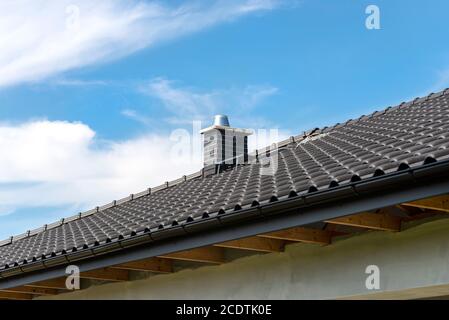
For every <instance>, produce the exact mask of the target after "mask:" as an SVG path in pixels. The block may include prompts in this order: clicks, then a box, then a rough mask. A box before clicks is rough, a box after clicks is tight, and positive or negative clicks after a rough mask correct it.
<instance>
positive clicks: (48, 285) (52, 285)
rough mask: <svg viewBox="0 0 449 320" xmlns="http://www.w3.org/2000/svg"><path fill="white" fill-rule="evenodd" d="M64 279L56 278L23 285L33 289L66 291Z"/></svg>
mask: <svg viewBox="0 0 449 320" xmlns="http://www.w3.org/2000/svg"><path fill="white" fill-rule="evenodd" d="M65 280H66V279H65V278H56V279H49V280H44V281H39V282H34V283H30V284H27V285H25V286H26V287H34V288H44V289H57V290H67V287H66V285H65Z"/></svg>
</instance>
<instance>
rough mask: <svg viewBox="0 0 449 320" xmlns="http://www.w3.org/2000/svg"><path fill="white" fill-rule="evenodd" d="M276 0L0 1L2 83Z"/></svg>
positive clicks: (94, 59) (92, 59) (116, 54)
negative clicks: (166, 0) (171, 1)
mask: <svg viewBox="0 0 449 320" xmlns="http://www.w3.org/2000/svg"><path fill="white" fill-rule="evenodd" d="M278 3H279V1H278V0H245V1H240V0H215V1H198V0H196V1H195V0H191V1H187V2H185V3H184V4H182V5H179V6H169V5H167V4H163V3H162V2H147V1H138V0H133V1H125V0H104V1H90V0H75V1H74V0H59V1H46V0H28V1H27V0H15V1H1V2H0V48H1V50H0V87H2V86H8V85H14V84H18V83H22V82H28V81H37V80H41V79H44V78H47V77H49V76H54V75H57V74H59V73H61V72H64V71H67V70H71V69H74V68H78V67H83V66H87V65H91V64H94V63H99V62H105V61H109V60H112V59H117V58H120V57H123V56H125V55H128V54H130V53H133V52H135V51H137V50H139V49H142V48H145V47H149V46H152V45H154V44H157V43H160V42H161V41H166V40H169V39H173V38H176V37H180V36H183V35H186V34H189V33H193V32H198V31H201V30H203V29H205V28H208V27H211V26H214V25H216V24H219V23H222V22H226V21H230V20H232V19H236V18H238V17H241V16H244V15H247V14H250V13H254V12H260V11H264V10H271V9H273V8H275V7H276V6H277V5H278Z"/></svg>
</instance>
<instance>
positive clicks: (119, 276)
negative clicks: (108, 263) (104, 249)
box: [80, 268, 129, 281]
mask: <svg viewBox="0 0 449 320" xmlns="http://www.w3.org/2000/svg"><path fill="white" fill-rule="evenodd" d="M80 278H82V279H91V280H102V281H128V280H129V271H128V270H121V269H114V268H101V269H96V270H91V271H84V272H81V274H80Z"/></svg>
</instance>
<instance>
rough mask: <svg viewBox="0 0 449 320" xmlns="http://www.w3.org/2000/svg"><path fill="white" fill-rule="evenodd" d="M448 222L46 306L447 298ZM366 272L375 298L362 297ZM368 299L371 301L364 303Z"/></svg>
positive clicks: (292, 250)
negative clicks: (373, 274) (375, 271)
mask: <svg viewBox="0 0 449 320" xmlns="http://www.w3.org/2000/svg"><path fill="white" fill-rule="evenodd" d="M448 262H449V219H447V220H446V219H445V220H433V221H427V222H425V223H423V224H419V225H413V224H410V225H408V226H407V227H406V230H404V231H402V232H398V233H389V232H374V231H373V232H368V233H362V234H359V235H356V236H352V237H349V238H344V239H339V240H338V241H336V242H335V243H333V244H332V245H329V246H324V247H321V246H318V245H310V244H301V243H298V244H293V245H289V246H287V247H286V250H285V252H282V253H270V254H264V255H255V256H249V257H244V258H240V259H237V260H234V261H232V262H230V263H227V264H223V265H219V266H205V267H201V268H197V269H189V270H182V271H179V272H176V273H173V274H168V275H156V276H151V277H148V278H146V279H142V280H136V281H129V282H123V283H111V284H103V285H98V286H91V287H89V288H87V289H85V290H80V291H77V292H72V293H66V294H62V295H58V296H53V297H46V298H48V299H329V298H347V297H352V298H357V297H368V298H369V297H374V298H417V297H426V296H435V295H447V294H449V263H448ZM368 265H377V266H378V267H379V270H380V290H368V289H367V288H366V287H365V281H366V278H367V277H368V275H367V274H366V273H365V269H366V267H367V266H368ZM367 295H369V296H367Z"/></svg>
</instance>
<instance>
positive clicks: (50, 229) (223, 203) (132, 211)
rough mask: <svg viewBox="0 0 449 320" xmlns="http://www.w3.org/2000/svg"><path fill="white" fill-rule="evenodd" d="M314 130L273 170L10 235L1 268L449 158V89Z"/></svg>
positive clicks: (247, 172)
mask: <svg viewBox="0 0 449 320" xmlns="http://www.w3.org/2000/svg"><path fill="white" fill-rule="evenodd" d="M308 134H312V135H314V136H313V138H310V139H309V138H307V137H306V136H305V135H307V133H305V134H301V135H298V136H296V137H292V138H289V139H287V140H286V141H284V143H283V146H282V147H280V149H279V157H278V159H279V162H278V170H277V171H276V173H275V174H274V175H273V176H262V175H261V173H260V168H261V165H260V164H251V165H242V166H239V167H238V168H234V169H232V170H228V171H225V172H222V173H219V174H216V175H212V176H210V177H207V178H202V175H201V172H198V173H194V174H191V175H188V176H183V177H181V178H180V179H178V180H176V181H172V182H168V183H164V184H163V185H161V186H158V187H156V188H152V189H149V190H145V191H143V192H141V193H139V194H136V195H131V196H130V197H127V198H126V199H124V200H119V201H114V202H111V203H109V204H107V205H105V206H102V207H100V208H96V209H94V210H91V211H89V212H86V213H83V214H82V215H77V216H73V217H70V218H67V219H64V221H63V222H58V223H56V224H54V225H49V226H47V227H45V228H42V229H39V230H35V231H31V232H29V233H26V234H24V235H21V236H17V237H14V239H13V240H12V241H10V240H6V241H4V242H3V245H0V272H2V270H5V269H6V268H7V267H13V266H14V265H18V264H23V263H25V262H26V263H28V262H32V261H33V260H35V261H37V260H40V259H44V258H47V257H51V256H52V255H53V256H55V255H59V254H70V253H72V251H74V248H77V249H78V250H79V249H82V248H85V247H95V246H96V245H98V244H100V243H106V242H114V241H116V240H117V239H119V238H124V237H131V236H134V235H136V234H139V233H142V232H152V231H155V230H158V229H159V228H166V227H170V226H172V225H176V224H185V223H190V222H191V221H193V220H200V219H203V218H204V217H207V216H209V215H211V216H212V215H216V214H217V213H218V212H219V211H220V212H221V210H226V211H230V212H232V211H233V210H235V209H239V208H240V207H241V206H245V205H247V206H251V205H254V204H258V203H263V202H269V201H276V200H278V199H280V198H282V197H288V196H289V195H295V194H299V195H301V194H305V193H309V192H313V191H316V190H323V189H327V188H332V187H335V186H337V185H342V184H345V183H350V182H353V181H359V180H361V179H365V178H368V177H369V178H370V177H373V176H377V175H379V174H382V173H388V172H394V171H397V170H398V169H399V168H401V169H402V168H408V167H409V166H410V167H418V166H421V165H423V164H424V162H425V161H434V160H437V161H439V160H444V159H449V91H448V90H446V91H444V92H439V93H436V94H432V95H431V96H429V97H425V98H419V99H415V100H414V101H412V102H407V103H402V104H401V105H399V106H395V107H389V108H388V109H386V110H381V111H376V112H374V113H373V114H371V115H366V116H361V117H359V118H358V119H356V120H350V121H347V122H345V123H342V124H337V125H335V126H333V127H326V128H323V129H321V130H320V129H314V130H310V131H309V132H308ZM206 213H208V214H206Z"/></svg>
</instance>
